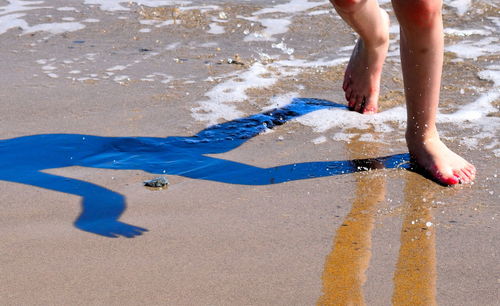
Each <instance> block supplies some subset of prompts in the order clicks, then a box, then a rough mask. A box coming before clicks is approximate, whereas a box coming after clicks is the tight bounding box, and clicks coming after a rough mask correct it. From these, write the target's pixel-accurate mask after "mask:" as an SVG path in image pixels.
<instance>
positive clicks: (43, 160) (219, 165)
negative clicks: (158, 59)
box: [0, 98, 410, 238]
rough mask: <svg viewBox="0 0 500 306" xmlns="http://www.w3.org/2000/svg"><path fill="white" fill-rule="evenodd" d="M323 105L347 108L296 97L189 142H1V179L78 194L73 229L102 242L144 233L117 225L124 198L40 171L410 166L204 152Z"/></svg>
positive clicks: (285, 176) (275, 176) (394, 160)
mask: <svg viewBox="0 0 500 306" xmlns="http://www.w3.org/2000/svg"><path fill="white" fill-rule="evenodd" d="M327 108H343V109H346V111H347V108H346V106H344V105H341V104H337V103H333V102H330V101H326V100H319V99H306V98H300V99H294V100H293V101H292V102H291V103H290V104H289V105H286V106H285V107H282V108H279V109H275V110H272V111H267V112H264V113H260V114H255V115H251V116H248V117H245V118H240V119H236V120H233V121H229V122H225V123H222V124H217V125H213V126H210V127H208V128H206V129H204V130H202V131H201V132H199V133H198V134H196V135H194V136H191V137H181V136H171V137H166V138H158V137H100V136H92V135H79V134H44V135H31V136H24V137H19V138H12V139H4V140H0V180H5V181H9V182H15V183H21V184H27V185H32V186H36V187H41V188H45V189H49V190H54V191H59V192H64V193H68V194H73V195H78V196H80V197H82V210H81V213H80V215H79V216H78V218H77V219H76V221H75V222H74V224H75V226H76V227H77V228H79V229H81V230H83V231H87V232H90V233H94V234H97V235H102V236H106V237H119V236H124V237H129V238H131V237H134V236H136V235H140V234H142V233H143V232H145V231H147V230H146V229H144V228H141V227H137V226H133V225H129V224H126V223H123V222H120V221H119V218H120V216H121V215H122V213H123V212H124V211H125V208H126V202H125V197H124V196H123V195H121V194H118V193H116V192H113V191H111V190H109V189H106V188H104V187H101V186H98V185H95V184H92V183H89V182H84V181H81V180H77V179H73V178H67V177H62V176H57V175H53V174H48V173H45V172H43V170H47V169H54V168H63V167H71V166H80V167H91V168H102V169H115V170H143V171H146V172H150V173H154V174H169V175H180V176H184V177H188V178H193V179H201V180H210V181H216V182H222V183H229V184H242V185H268V184H277V183H283V182H288V181H295V180H303V179H310V178H317V177H325V176H333V175H340V174H348V173H354V172H359V171H366V170H370V169H380V168H409V167H410V166H409V160H410V157H409V155H408V154H397V155H391V156H385V157H379V158H373V159H359V160H344V161H318V162H304V163H295V164H290V165H281V166H276V167H271V168H259V167H255V166H252V165H247V164H243V163H238V162H234V161H230V160H224V159H220V158H214V157H209V156H206V155H205V154H218V153H224V152H228V151H231V150H233V149H235V148H237V147H238V146H240V145H242V144H243V143H245V142H246V141H247V140H248V139H250V138H252V137H254V136H257V135H259V133H261V132H263V131H265V130H266V129H272V128H274V127H276V126H278V125H281V124H284V123H285V122H287V121H289V120H291V119H294V118H296V117H299V116H302V115H304V114H307V113H310V112H313V111H316V110H320V109H327Z"/></svg>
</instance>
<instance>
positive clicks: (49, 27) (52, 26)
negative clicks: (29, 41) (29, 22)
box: [23, 22, 85, 34]
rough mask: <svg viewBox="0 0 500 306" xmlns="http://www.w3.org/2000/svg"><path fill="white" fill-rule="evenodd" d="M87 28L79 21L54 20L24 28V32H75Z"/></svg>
mask: <svg viewBox="0 0 500 306" xmlns="http://www.w3.org/2000/svg"><path fill="white" fill-rule="evenodd" d="M84 28H85V25H83V24H81V23H79V22H53V23H42V24H37V25H34V26H31V27H28V28H27V29H25V30H24V32H23V34H30V33H35V32H48V33H51V34H62V33H66V32H75V31H79V30H82V29H84Z"/></svg>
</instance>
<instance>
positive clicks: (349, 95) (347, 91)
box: [345, 87, 352, 101]
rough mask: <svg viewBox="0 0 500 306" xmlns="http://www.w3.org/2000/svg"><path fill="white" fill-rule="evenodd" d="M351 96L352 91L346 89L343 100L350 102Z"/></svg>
mask: <svg viewBox="0 0 500 306" xmlns="http://www.w3.org/2000/svg"><path fill="white" fill-rule="evenodd" d="M351 95H352V89H351V88H350V87H348V88H347V89H346V91H345V99H346V100H347V101H349V100H351Z"/></svg>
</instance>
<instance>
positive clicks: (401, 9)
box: [331, 0, 476, 185]
mask: <svg viewBox="0 0 500 306" xmlns="http://www.w3.org/2000/svg"><path fill="white" fill-rule="evenodd" d="M331 2H332V4H333V5H334V7H335V9H336V10H337V12H338V14H339V15H340V16H341V17H342V19H344V21H345V22H347V23H348V24H349V25H350V26H351V27H352V28H353V30H354V31H355V32H356V33H358V34H359V36H360V38H359V40H358V42H357V44H356V47H355V48H354V50H353V53H352V55H351V59H350V61H349V64H348V65H347V69H346V72H345V76H344V82H343V85H342V88H343V89H344V92H345V97H346V100H347V102H348V105H349V108H350V109H351V110H353V111H357V112H360V113H363V114H372V113H376V112H377V106H378V97H379V91H380V79H381V74H382V66H383V64H384V61H385V57H386V54H387V49H388V46H389V17H388V15H387V13H386V12H385V11H384V10H382V9H381V8H380V7H379V5H378V2H377V0H331ZM392 5H393V8H394V11H395V13H396V17H397V18H398V21H399V24H400V31H401V64H402V69H403V80H404V84H405V96H406V105H407V117H408V126H407V130H406V142H407V145H408V149H409V152H410V154H411V156H412V158H413V159H414V161H415V162H416V163H417V164H418V165H419V166H420V167H422V168H423V169H424V170H426V171H427V172H428V173H429V174H430V175H431V176H432V177H433V178H434V179H436V180H437V181H439V182H440V183H443V184H446V185H454V184H458V183H470V182H472V181H473V180H474V177H475V172H476V169H475V167H474V166H473V165H472V164H470V163H469V162H467V161H466V160H465V159H463V158H462V157H460V156H459V155H457V154H456V153H454V152H453V151H451V150H450V149H449V148H448V147H447V146H446V145H445V144H444V143H443V142H442V141H441V140H440V138H439V135H438V132H437V128H436V114H437V108H438V104H439V93H440V88H441V73H442V66H443V46H444V42H443V22H442V16H441V6H442V2H441V1H440V0H392Z"/></svg>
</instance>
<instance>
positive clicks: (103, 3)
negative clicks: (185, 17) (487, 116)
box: [84, 0, 191, 11]
mask: <svg viewBox="0 0 500 306" xmlns="http://www.w3.org/2000/svg"><path fill="white" fill-rule="evenodd" d="M84 3H85V4H89V5H97V6H99V8H100V9H101V10H103V11H129V10H130V7H127V6H124V4H128V5H129V6H130V5H131V4H132V3H134V4H136V5H145V6H149V7H160V6H171V5H176V6H179V5H187V4H190V3H191V1H181V0H135V1H127V0H85V2H84Z"/></svg>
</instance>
